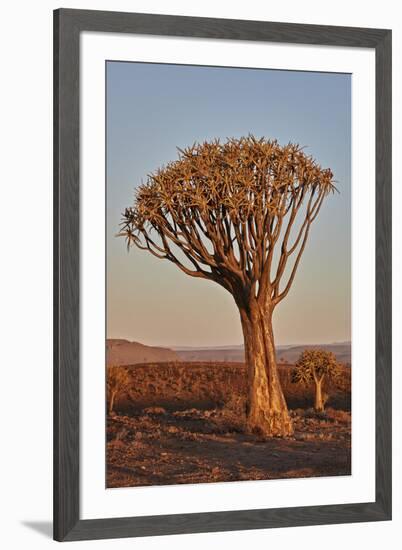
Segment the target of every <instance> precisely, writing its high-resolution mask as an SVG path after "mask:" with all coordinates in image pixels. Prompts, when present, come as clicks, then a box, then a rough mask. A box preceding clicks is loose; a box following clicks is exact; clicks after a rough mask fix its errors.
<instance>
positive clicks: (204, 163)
mask: <svg viewBox="0 0 402 550" xmlns="http://www.w3.org/2000/svg"><path fill="white" fill-rule="evenodd" d="M334 189H335V187H334V182H333V174H332V171H331V170H330V169H328V168H327V169H323V168H321V166H320V165H319V164H318V163H317V162H316V161H315V160H314V159H313V158H312V157H311V156H308V155H306V154H305V152H304V151H303V149H302V148H301V147H300V146H299V145H298V144H293V143H288V144H287V145H285V146H282V145H280V144H279V143H278V142H277V141H276V140H267V139H265V138H261V139H256V138H255V137H254V136H251V135H250V136H248V137H241V138H239V139H234V138H232V139H229V140H228V141H226V142H225V143H221V142H220V141H219V140H213V141H211V142H204V143H201V144H194V145H192V146H191V147H188V148H185V149H183V150H181V149H179V158H178V160H176V161H173V162H170V163H168V164H167V165H166V166H164V167H162V168H160V169H158V170H156V171H155V172H154V173H151V174H150V175H149V176H148V179H147V182H146V183H145V184H143V185H140V186H139V187H138V188H137V190H136V192H135V197H134V204H133V206H131V207H129V208H126V210H125V212H124V214H123V220H122V224H121V232H120V233H119V234H120V235H123V236H125V237H126V239H127V245H128V246H130V245H132V244H134V245H135V246H137V247H138V248H140V249H144V250H148V251H149V252H150V253H152V254H153V255H154V256H156V257H158V258H162V259H167V260H169V261H171V262H173V263H174V264H176V265H177V266H178V267H179V268H180V269H181V270H182V271H184V272H185V273H186V274H188V275H190V276H192V277H200V278H205V279H210V280H214V281H215V282H217V283H218V284H220V285H222V286H223V287H224V288H226V289H227V290H228V291H229V292H231V293H232V294H233V295H234V296H236V295H239V293H240V294H242V295H243V296H247V297H249V298H250V297H252V298H257V299H261V300H266V299H267V297H268V299H269V300H270V301H271V303H272V304H274V305H276V303H278V302H279V301H281V300H282V299H283V298H284V297H285V296H286V295H287V293H288V292H289V289H290V287H291V284H292V282H293V279H294V276H295V273H296V270H297V267H298V264H299V261H300V258H301V255H302V253H303V250H304V247H305V244H306V241H307V237H308V234H309V230H310V226H311V224H312V222H313V221H314V219H315V218H316V216H317V214H318V212H319V210H320V208H321V205H322V203H323V200H324V197H325V196H326V195H327V194H328V193H330V192H332V191H334ZM299 212H303V214H301V216H302V219H301V220H300V221H299V222H298V223H296V219H297V214H298V213H299ZM293 232H295V235H293ZM278 241H279V242H280V247H278V248H279V250H278V258H277V260H276V261H275V262H274V250H275V246H276V244H277V243H278ZM290 260H292V262H290ZM288 262H289V263H291V265H290V266H289V265H288ZM285 270H287V271H286V274H287V280H286V281H285V282H284V283H283V284H282V286H281V287H280V283H281V280H282V278H283V275H284V273H285Z"/></svg>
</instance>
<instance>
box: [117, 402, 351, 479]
mask: <svg viewBox="0 0 402 550" xmlns="http://www.w3.org/2000/svg"><path fill="white" fill-rule="evenodd" d="M291 414H292V417H293V421H294V426H295V434H294V437H293V438H291V439H269V440H264V439H261V438H259V437H258V436H256V435H251V434H249V435H248V434H246V433H244V425H243V419H242V416H241V415H239V414H238V413H236V412H233V411H230V409H225V408H213V409H209V410H208V409H206V410H201V409H198V408H190V409H185V410H176V411H175V410H165V409H164V408H162V407H157V406H154V407H150V408H145V409H143V410H142V411H139V412H136V413H130V415H127V414H114V415H112V416H109V417H108V419H107V486H108V487H132V486H143V485H170V484H181V483H206V482H220V481H238V480H257V479H258V480H261V479H280V478H295V477H298V478H300V477H314V476H335V475H337V476H339V475H349V474H350V473H351V437H350V426H351V416H350V413H349V412H346V411H341V410H335V409H331V408H329V409H328V410H327V411H326V413H324V414H321V415H317V414H315V413H314V411H312V410H311V409H296V410H292V411H291Z"/></svg>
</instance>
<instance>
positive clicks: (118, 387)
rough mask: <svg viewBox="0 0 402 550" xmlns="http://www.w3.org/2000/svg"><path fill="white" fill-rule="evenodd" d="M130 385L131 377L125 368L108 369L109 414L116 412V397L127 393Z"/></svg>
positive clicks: (113, 367)
mask: <svg viewBox="0 0 402 550" xmlns="http://www.w3.org/2000/svg"><path fill="white" fill-rule="evenodd" d="M129 384H130V375H129V373H128V371H127V369H125V368H124V367H115V366H110V367H107V371H106V389H107V410H108V414H112V413H113V411H114V404H115V400H116V397H117V396H118V395H121V394H122V393H124V392H127V390H128V387H129Z"/></svg>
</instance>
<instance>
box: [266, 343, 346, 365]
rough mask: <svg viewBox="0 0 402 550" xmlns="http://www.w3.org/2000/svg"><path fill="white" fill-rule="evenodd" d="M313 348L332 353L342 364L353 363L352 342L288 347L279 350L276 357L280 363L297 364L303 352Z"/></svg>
mask: <svg viewBox="0 0 402 550" xmlns="http://www.w3.org/2000/svg"><path fill="white" fill-rule="evenodd" d="M311 348H321V349H325V350H326V351H332V353H334V354H335V356H336V358H337V360H338V361H339V362H340V363H351V362H352V346H351V343H350V342H342V343H339V344H338V343H336V344H317V345H312V346H304V345H302V346H292V347H287V348H286V349H281V348H278V349H277V351H276V355H277V357H278V361H279V362H280V363H295V362H296V361H297V359H298V357H299V355H300V354H301V352H302V351H303V350H305V349H311Z"/></svg>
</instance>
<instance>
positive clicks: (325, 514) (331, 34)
mask: <svg viewBox="0 0 402 550" xmlns="http://www.w3.org/2000/svg"><path fill="white" fill-rule="evenodd" d="M83 31H95V32H96V31H98V32H109V33H130V34H143V35H144V34H146V35H163V36H176V37H199V38H213V39H229V40H231V39H236V40H246V41H249V40H253V41H264V42H281V43H293V44H315V45H323V46H345V47H350V48H372V49H374V50H375V59H376V61H375V64H376V84H375V87H376V90H375V94H376V96H375V97H376V159H375V160H376V285H375V288H376V329H375V331H376V390H375V393H376V403H375V407H376V497H375V502H361V503H354V504H352V503H351V504H337V505H322V506H303V507H288V508H277V509H256V510H240V511H227V512H207V513H190V514H173V515H162V516H161V515H157V516H145V517H121V518H102V519H92V520H91V519H85V520H82V519H80V506H79V495H80V488H79V486H80V481H79V472H80V460H79V447H80V444H79V414H80V413H79V369H80V364H79V347H80V335H79V308H80V282H79V281H80V274H79V270H80V265H79V239H80V216H79V194H80V192H79V189H80V179H79V157H80V155H79V131H80V113H79V54H80V51H79V39H80V33H81V32H83ZM391 344H392V342H391V31H390V30H384V29H371V28H370V29H369V28H351V27H332V26H317V25H305V24H293V23H271V22H265V21H245V20H231V19H210V18H199V17H183V16H171V15H149V14H142V13H137V14H136V13H118V12H108V11H87V10H72V9H59V10H56V11H55V12H54V538H55V540H58V541H73V540H88V539H105V538H121V537H139V536H148V535H167V534H177V533H201V532H216V531H229V530H243V529H265V528H271V527H292V526H302V525H303V526H305V525H322V524H334V523H352V522H369V521H383V520H389V519H391V504H392V493H391V491H392V483H391V476H392V465H391V459H392V453H391Z"/></svg>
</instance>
